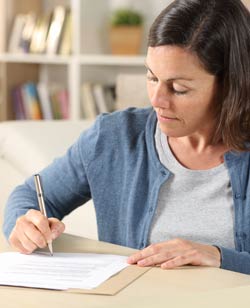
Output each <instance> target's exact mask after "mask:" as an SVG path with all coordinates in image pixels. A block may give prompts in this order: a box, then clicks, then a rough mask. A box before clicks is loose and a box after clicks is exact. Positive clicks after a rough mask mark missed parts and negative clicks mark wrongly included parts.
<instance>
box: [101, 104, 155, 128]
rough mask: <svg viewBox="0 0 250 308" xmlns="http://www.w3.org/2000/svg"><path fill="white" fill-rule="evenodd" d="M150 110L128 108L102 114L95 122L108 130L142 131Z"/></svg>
mask: <svg viewBox="0 0 250 308" xmlns="http://www.w3.org/2000/svg"><path fill="white" fill-rule="evenodd" d="M152 112H153V109H152V108H128V109H125V110H122V111H115V112H113V113H106V114H102V115H101V116H100V117H99V119H97V121H100V125H102V126H107V127H108V128H109V130H112V129H114V128H118V127H120V128H122V127H127V126H128V127H131V126H132V127H133V129H136V128H137V129H143V128H144V127H145V125H146V123H147V121H148V118H149V117H150V115H151V114H152Z"/></svg>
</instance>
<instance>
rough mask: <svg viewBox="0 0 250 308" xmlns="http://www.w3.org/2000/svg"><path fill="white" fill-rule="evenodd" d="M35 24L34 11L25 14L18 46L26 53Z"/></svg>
mask: <svg viewBox="0 0 250 308" xmlns="http://www.w3.org/2000/svg"><path fill="white" fill-rule="evenodd" d="M35 25H36V15H35V14H34V13H30V14H27V15H26V20H25V24H24V27H23V30H22V33H21V37H20V41H19V48H20V49H21V51H22V52H24V53H28V52H29V50H30V43H31V38H32V34H33V32H34V29H35Z"/></svg>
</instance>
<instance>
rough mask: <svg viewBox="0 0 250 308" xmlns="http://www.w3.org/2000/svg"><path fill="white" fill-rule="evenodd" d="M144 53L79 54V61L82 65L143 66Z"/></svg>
mask: <svg viewBox="0 0 250 308" xmlns="http://www.w3.org/2000/svg"><path fill="white" fill-rule="evenodd" d="M145 58H146V55H139V56H115V55H104V54H103V55H81V56H79V63H80V64H84V65H117V66H130V65H132V66H143V65H144V63H145Z"/></svg>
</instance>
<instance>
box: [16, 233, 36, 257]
mask: <svg viewBox="0 0 250 308" xmlns="http://www.w3.org/2000/svg"><path fill="white" fill-rule="evenodd" d="M18 240H19V241H20V243H21V245H22V246H23V247H24V249H25V250H26V252H27V253H28V254H30V253H32V252H33V251H34V250H36V249H37V246H36V245H35V244H34V243H33V242H32V241H31V240H30V239H29V238H28V237H27V236H26V235H25V233H24V232H19V233H18Z"/></svg>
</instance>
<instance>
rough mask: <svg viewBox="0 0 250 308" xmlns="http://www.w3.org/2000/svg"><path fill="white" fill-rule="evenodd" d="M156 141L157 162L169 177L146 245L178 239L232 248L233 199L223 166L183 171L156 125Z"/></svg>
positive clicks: (227, 176) (233, 245)
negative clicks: (168, 172)
mask: <svg viewBox="0 0 250 308" xmlns="http://www.w3.org/2000/svg"><path fill="white" fill-rule="evenodd" d="M155 142H156V149H157V151H158V155H159V158H160V161H161V163H162V164H163V165H164V166H165V167H166V168H167V169H168V170H170V171H171V173H172V176H171V177H170V178H169V180H168V181H167V182H166V183H164V184H163V185H162V187H161V189H160V194H159V199H158V206H157V209H156V212H155V215H154V218H153V222H152V225H151V230H150V234H149V243H157V242H162V241H166V240H170V239H174V238H177V237H178V238H183V239H187V240H191V241H195V242H200V243H204V244H213V245H220V246H223V247H226V248H233V249H234V248H235V244H234V235H233V224H234V212H233V198H232V189H231V185H230V179H229V174H228V171H227V169H226V167H225V165H224V164H221V165H219V166H217V167H215V168H212V169H208V170H190V169H187V168H185V167H184V166H182V165H181V164H180V163H179V162H178V161H177V159H176V158H175V156H174V155H173V153H172V152H171V149H170V148H169V145H168V140H167V137H166V135H165V134H164V133H162V132H161V130H160V128H159V127H158V126H157V129H156V134H155Z"/></svg>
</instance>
